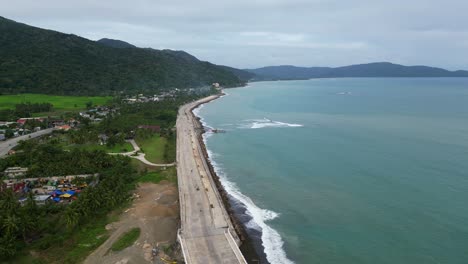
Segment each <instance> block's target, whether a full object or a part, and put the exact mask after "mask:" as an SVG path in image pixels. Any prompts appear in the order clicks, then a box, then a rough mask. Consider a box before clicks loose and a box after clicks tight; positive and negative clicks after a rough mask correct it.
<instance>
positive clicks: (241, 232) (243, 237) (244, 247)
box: [190, 92, 268, 263]
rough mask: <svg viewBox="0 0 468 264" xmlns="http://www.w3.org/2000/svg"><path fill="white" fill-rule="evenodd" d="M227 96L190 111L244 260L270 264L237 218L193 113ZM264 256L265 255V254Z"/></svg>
mask: <svg viewBox="0 0 468 264" xmlns="http://www.w3.org/2000/svg"><path fill="white" fill-rule="evenodd" d="M225 95H226V94H225V93H224V92H221V94H218V95H215V96H210V97H211V98H210V97H207V98H205V99H206V100H201V101H200V102H199V103H198V104H196V105H195V106H194V107H193V108H191V109H190V113H191V114H192V116H193V117H194V120H196V123H197V126H198V127H199V128H201V129H200V130H198V131H201V132H197V139H198V141H199V144H200V146H201V149H202V152H203V156H204V158H205V160H206V162H207V165H208V168H209V170H210V173H211V175H212V176H213V177H212V178H213V182H214V183H215V185H216V188H217V189H218V192H219V194H220V196H221V199H222V201H223V204H224V207H225V209H226V211H227V213H228V215H229V218H230V220H231V222H232V224H233V226H234V229H235V232H236V234H237V236H238V237H239V239H240V241H241V245H240V247H239V248H240V250H241V252H242V254H243V255H244V258H245V259H246V260H247V262H248V263H268V261H267V260H266V257H265V256H260V254H259V253H258V252H257V249H256V248H255V244H254V241H253V239H252V238H251V237H250V235H249V233H248V232H247V228H246V227H245V225H244V223H243V222H242V221H241V220H240V219H239V218H238V217H237V216H236V211H235V208H233V207H234V206H233V205H232V203H231V201H232V199H233V198H232V196H231V195H230V194H229V193H228V192H227V191H226V190H225V188H224V186H223V184H222V183H221V180H220V178H219V176H218V174H217V173H216V170H215V168H214V166H213V164H212V160H211V158H210V156H209V154H208V149H207V147H206V145H205V141H204V138H203V135H204V134H205V133H206V130H205V126H204V125H203V124H202V122H201V121H200V117H198V116H197V115H196V114H195V113H193V111H194V110H195V109H197V108H198V107H200V106H202V105H204V104H206V103H209V102H211V101H214V100H216V99H219V98H221V97H223V96H225ZM236 202H240V201H236ZM237 209H244V210H246V209H245V208H237ZM263 254H264V253H263Z"/></svg>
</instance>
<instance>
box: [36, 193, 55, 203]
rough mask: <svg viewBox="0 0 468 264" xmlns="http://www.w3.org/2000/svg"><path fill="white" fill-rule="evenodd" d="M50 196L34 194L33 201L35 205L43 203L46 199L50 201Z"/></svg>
mask: <svg viewBox="0 0 468 264" xmlns="http://www.w3.org/2000/svg"><path fill="white" fill-rule="evenodd" d="M51 198H52V196H51V195H48V194H44V195H36V196H34V201H36V204H37V205H44V204H46V203H47V201H50V200H51Z"/></svg>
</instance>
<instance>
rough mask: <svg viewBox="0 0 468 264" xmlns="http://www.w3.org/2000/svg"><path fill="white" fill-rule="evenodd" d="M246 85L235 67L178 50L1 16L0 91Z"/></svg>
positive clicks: (112, 90) (95, 91)
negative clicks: (99, 37) (91, 36)
mask: <svg viewBox="0 0 468 264" xmlns="http://www.w3.org/2000/svg"><path fill="white" fill-rule="evenodd" d="M214 82H218V83H220V84H221V85H223V86H226V87H232V86H238V85H242V81H241V80H240V79H239V78H238V77H237V76H236V75H235V74H233V73H232V72H231V71H228V70H226V69H225V68H223V67H220V66H217V65H214V64H212V63H209V62H204V61H200V60H198V59H197V58H195V57H194V56H192V55H190V54H188V53H186V52H182V51H172V50H155V49H142V48H136V47H134V46H133V45H131V44H128V43H126V42H123V41H116V40H100V41H98V42H95V41H91V40H88V39H85V38H82V37H79V36H76V35H70V34H63V33H60V32H56V31H52V30H45V29H40V28H36V27H32V26H28V25H25V24H21V23H17V22H15V21H12V20H9V19H6V18H3V17H0V92H1V93H23V92H30V93H46V94H76V95H99V94H113V93H117V92H120V91H153V90H157V89H171V88H174V87H177V88H185V87H201V86H205V85H210V84H211V83H214Z"/></svg>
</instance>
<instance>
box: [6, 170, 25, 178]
mask: <svg viewBox="0 0 468 264" xmlns="http://www.w3.org/2000/svg"><path fill="white" fill-rule="evenodd" d="M27 172H28V168H22V167H9V168H7V169H6V170H5V171H4V172H3V174H4V175H5V176H6V177H7V178H9V179H14V178H17V177H21V176H24V175H26V173H27Z"/></svg>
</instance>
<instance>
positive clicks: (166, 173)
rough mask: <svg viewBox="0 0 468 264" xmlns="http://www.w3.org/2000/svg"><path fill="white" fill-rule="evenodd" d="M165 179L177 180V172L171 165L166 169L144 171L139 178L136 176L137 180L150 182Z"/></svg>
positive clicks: (158, 181) (174, 181)
mask: <svg viewBox="0 0 468 264" xmlns="http://www.w3.org/2000/svg"><path fill="white" fill-rule="evenodd" d="M163 180H166V181H170V182H173V183H176V182H177V173H176V170H175V168H174V167H171V168H169V169H166V170H160V171H152V172H147V173H144V174H143V175H142V176H140V178H138V180H137V181H138V182H142V183H144V182H151V183H156V184H157V183H160V182H161V181H163Z"/></svg>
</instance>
